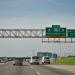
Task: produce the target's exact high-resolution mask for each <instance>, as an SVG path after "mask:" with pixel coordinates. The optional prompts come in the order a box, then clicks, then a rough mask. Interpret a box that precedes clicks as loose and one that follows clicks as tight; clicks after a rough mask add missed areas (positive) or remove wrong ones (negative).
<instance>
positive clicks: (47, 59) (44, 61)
mask: <svg viewBox="0 0 75 75" xmlns="http://www.w3.org/2000/svg"><path fill="white" fill-rule="evenodd" d="M41 62H42V64H45V63H46V64H50V58H49V57H47V56H43V57H42V59H41Z"/></svg>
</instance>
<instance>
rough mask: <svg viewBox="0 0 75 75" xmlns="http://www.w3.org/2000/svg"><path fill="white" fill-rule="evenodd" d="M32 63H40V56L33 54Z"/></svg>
mask: <svg viewBox="0 0 75 75" xmlns="http://www.w3.org/2000/svg"><path fill="white" fill-rule="evenodd" d="M30 64H39V57H37V56H32V57H31V59H30Z"/></svg>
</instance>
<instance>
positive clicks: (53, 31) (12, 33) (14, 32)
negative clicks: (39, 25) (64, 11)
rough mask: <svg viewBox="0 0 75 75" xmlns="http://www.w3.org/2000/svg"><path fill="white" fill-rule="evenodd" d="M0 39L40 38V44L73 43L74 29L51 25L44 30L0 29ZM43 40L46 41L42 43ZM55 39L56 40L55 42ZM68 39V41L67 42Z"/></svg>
mask: <svg viewBox="0 0 75 75" xmlns="http://www.w3.org/2000/svg"><path fill="white" fill-rule="evenodd" d="M0 38H42V42H50V43H51V42H55V43H60V42H62V43H75V41H73V40H72V38H75V29H67V28H64V27H60V25H52V27H46V28H45V29H0ZM45 38H46V39H47V41H44V39H45ZM57 38H58V40H55V39H57ZM68 38H69V39H70V40H68V41H67V39H68ZM50 39H53V40H51V41H50ZM60 39H65V40H64V41H61V40H60Z"/></svg>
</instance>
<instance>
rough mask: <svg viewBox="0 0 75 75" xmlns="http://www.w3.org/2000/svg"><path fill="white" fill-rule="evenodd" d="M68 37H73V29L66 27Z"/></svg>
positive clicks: (74, 31) (74, 33)
mask: <svg viewBox="0 0 75 75" xmlns="http://www.w3.org/2000/svg"><path fill="white" fill-rule="evenodd" d="M67 32H68V37H70V38H75V29H68V30H67Z"/></svg>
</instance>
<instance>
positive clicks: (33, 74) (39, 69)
mask: <svg viewBox="0 0 75 75" xmlns="http://www.w3.org/2000/svg"><path fill="white" fill-rule="evenodd" d="M23 64H24V65H23V66H13V64H12V62H8V63H4V64H0V75H75V74H74V73H72V72H69V71H65V70H60V69H55V68H52V67H46V66H44V65H30V64H29V63H26V62H24V63H23Z"/></svg>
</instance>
